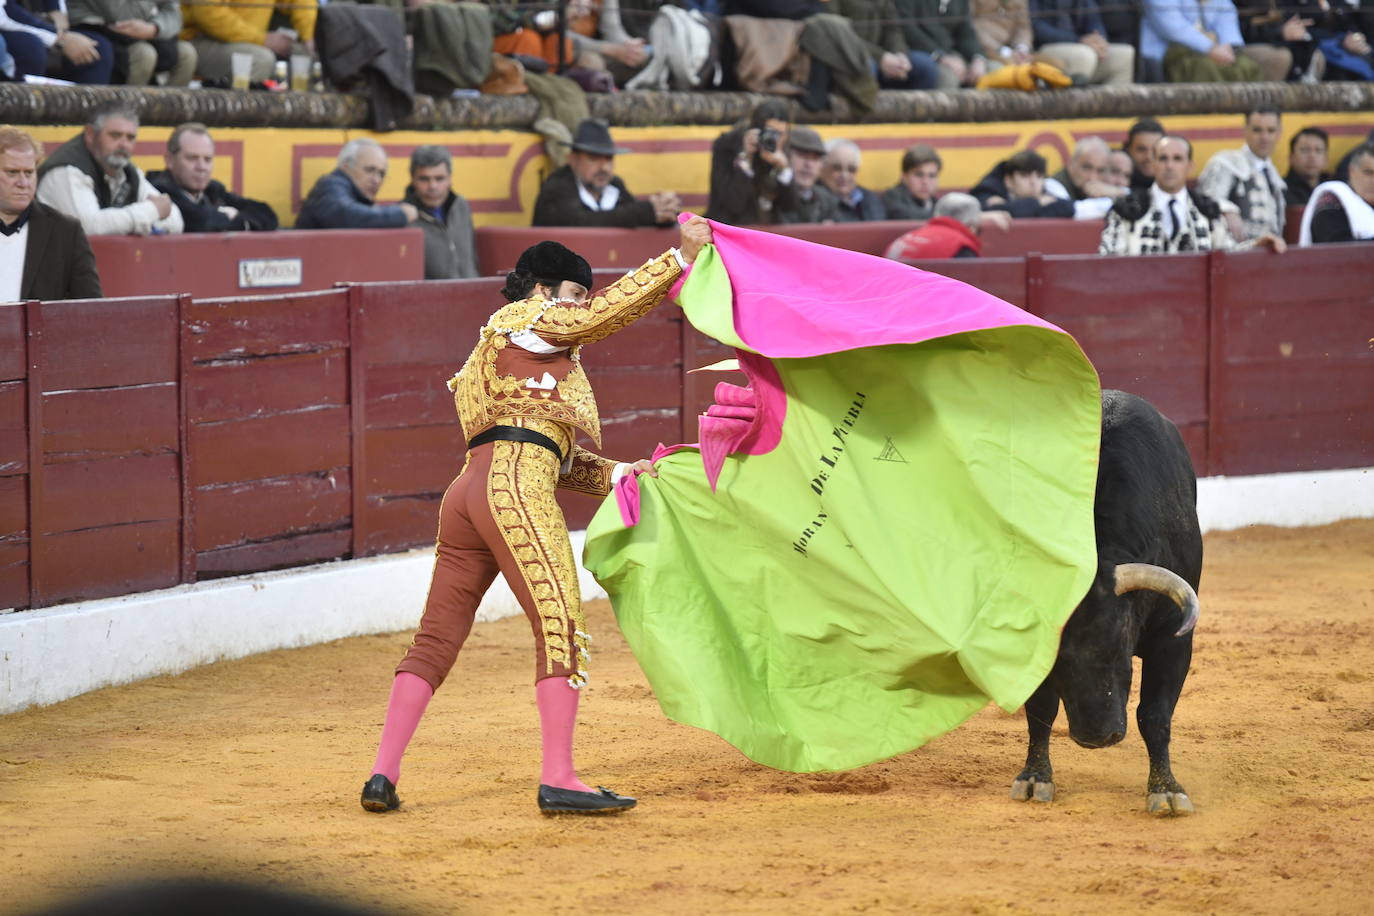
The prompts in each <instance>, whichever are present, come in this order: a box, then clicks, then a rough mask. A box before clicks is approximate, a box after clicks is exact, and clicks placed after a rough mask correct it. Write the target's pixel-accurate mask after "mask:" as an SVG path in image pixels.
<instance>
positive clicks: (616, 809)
mask: <svg viewBox="0 0 1374 916" xmlns="http://www.w3.org/2000/svg"><path fill="white" fill-rule="evenodd" d="M636 804H637V803H636V802H635V800H634V799H633V798H630V796H628V795H616V794H615V793H614V792H612V791H611V790H610V789H607V788H606V787H605V786H597V787H596V791H595V792H579V791H577V790H576V789H556V788H554V787H553V786H545V785H541V786H540V787H539V810H540V811H542V812H543V813H544V814H619V813H620V812H621V811H628V810H630V809H631V808H633V807H634V806H635V805H636Z"/></svg>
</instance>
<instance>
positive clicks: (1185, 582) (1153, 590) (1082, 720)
mask: <svg viewBox="0 0 1374 916" xmlns="http://www.w3.org/2000/svg"><path fill="white" fill-rule="evenodd" d="M1093 515H1094V524H1095V527H1096V530H1097V575H1096V577H1095V578H1094V579H1093V583H1092V587H1091V588H1090V589H1089V590H1088V593H1087V594H1086V595H1085V596H1084V597H1083V600H1082V601H1080V602H1079V604H1078V607H1077V608H1075V609H1074V612H1073V615H1072V616H1071V617H1070V618H1069V622H1068V623H1067V624H1066V625H1065V627H1064V633H1063V636H1062V638H1061V640H1060V644H1059V657H1058V658H1057V659H1056V660H1055V663H1054V668H1053V670H1051V671H1050V675H1049V677H1048V678H1046V679H1045V682H1044V683H1043V684H1041V685H1040V687H1039V688H1038V689H1037V690H1036V691H1035V693H1034V694H1032V695H1031V697H1030V699H1029V700H1027V701H1026V725H1027V728H1028V731H1029V733H1030V742H1029V749H1028V750H1027V753H1026V767H1025V769H1023V770H1022V771H1021V773H1020V775H1018V776H1017V777H1016V781H1015V782H1014V783H1012V787H1011V794H1012V798H1016V799H1034V800H1036V801H1046V802H1047V801H1051V800H1053V798H1054V774H1053V769H1052V768H1051V766H1050V727H1051V726H1052V725H1053V724H1054V719H1055V717H1056V716H1057V715H1058V714H1059V703H1060V701H1061V700H1062V701H1063V703H1064V711H1065V713H1066V714H1067V715H1068V718H1069V736H1070V737H1071V738H1073V740H1074V741H1076V742H1077V743H1078V744H1080V745H1082V746H1083V747H1091V748H1097V747H1107V746H1109V745H1112V744H1116V743H1117V742H1118V741H1120V740H1121V739H1122V737H1123V736H1124V735H1125V734H1126V699H1127V697H1128V696H1129V695H1130V692H1131V656H1132V655H1138V656H1140V660H1141V666H1140V667H1141V673H1140V704H1139V706H1138V707H1137V709H1136V724H1137V726H1138V727H1139V728H1140V734H1141V736H1142V737H1143V738H1144V739H1145V747H1146V748H1147V749H1148V751H1149V754H1150V776H1149V780H1148V783H1147V790H1146V791H1147V793H1148V801H1147V806H1148V808H1149V810H1150V812H1151V813H1154V814H1161V815H1170V814H1189V813H1191V812H1192V811H1193V805H1192V802H1190V801H1189V800H1188V796H1187V794H1186V793H1185V792H1184V790H1183V787H1182V786H1181V785H1179V783H1178V780H1176V779H1174V775H1173V773H1172V772H1171V770H1170V768H1169V734H1170V730H1171V727H1172V720H1173V714H1174V705H1175V704H1176V703H1177V702H1178V695H1179V692H1180V691H1181V690H1182V689H1183V681H1184V679H1185V678H1187V677H1188V666H1189V663H1190V662H1191V661H1192V657H1193V634H1192V628H1193V624H1194V623H1196V621H1197V613H1198V605H1197V594H1196V589H1197V587H1198V580H1199V578H1200V577H1201V575H1202V532H1201V530H1200V529H1199V527H1198V521H1197V477H1196V475H1195V474H1194V473H1193V464H1192V461H1191V460H1190V459H1189V457H1188V450H1187V448H1186V447H1185V446H1184V444H1183V439H1182V437H1181V436H1179V433H1178V429H1177V428H1175V427H1174V425H1173V424H1172V423H1170V422H1169V421H1168V420H1166V419H1165V418H1164V417H1163V416H1161V415H1160V413H1159V411H1157V410H1155V409H1154V407H1152V406H1151V405H1150V404H1149V403H1148V402H1147V401H1145V400H1144V399H1142V398H1139V397H1136V396H1135V395H1133V394H1127V393H1125V392H1122V391H1103V392H1102V446H1101V458H1100V462H1099V465H1098V471H1097V497H1096V499H1095V501H1094V506H1093Z"/></svg>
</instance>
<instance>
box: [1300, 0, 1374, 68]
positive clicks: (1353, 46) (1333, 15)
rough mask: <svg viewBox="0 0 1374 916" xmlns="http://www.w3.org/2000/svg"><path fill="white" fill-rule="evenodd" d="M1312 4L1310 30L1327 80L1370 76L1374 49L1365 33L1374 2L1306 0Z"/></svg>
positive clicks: (1372, 27) (1373, 27) (1372, 21)
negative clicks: (1312, 12)
mask: <svg viewBox="0 0 1374 916" xmlns="http://www.w3.org/2000/svg"><path fill="white" fill-rule="evenodd" d="M1308 6H1312V7H1315V9H1316V10H1319V12H1316V13H1315V15H1314V20H1313V21H1314V23H1315V25H1314V26H1313V33H1314V35H1315V37H1316V38H1317V40H1318V43H1319V47H1320V48H1321V52H1322V59H1323V62H1324V64H1325V77H1326V79H1329V80H1366V81H1367V80H1374V53H1371V49H1370V47H1369V37H1368V36H1369V34H1370V33H1371V32H1374V3H1371V2H1370V0H1347V2H1345V3H1326V2H1325V0H1320V2H1319V0H1307V2H1306V3H1305V4H1304V8H1307V7H1308Z"/></svg>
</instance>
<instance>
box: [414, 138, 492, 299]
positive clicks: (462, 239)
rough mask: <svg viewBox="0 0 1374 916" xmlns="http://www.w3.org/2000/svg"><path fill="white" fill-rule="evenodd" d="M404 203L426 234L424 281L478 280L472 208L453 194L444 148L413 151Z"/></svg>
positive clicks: (450, 159) (450, 158)
mask: <svg viewBox="0 0 1374 916" xmlns="http://www.w3.org/2000/svg"><path fill="white" fill-rule="evenodd" d="M405 202H406V203H408V204H410V205H411V206H413V207H414V208H415V209H416V211H418V213H419V219H418V222H419V224H420V228H421V229H422V230H424V233H425V279H426V280H465V279H468V278H471V277H476V276H478V270H477V241H476V238H475V237H474V235H473V231H472V208H471V207H470V206H468V202H467V201H466V200H464V199H463V198H462V197H461V196H460V195H458V194H455V193H454V192H453V154H452V153H450V152H449V151H448V149H447V148H446V147H443V146H436V145H429V146H417V147H415V150H414V152H412V153H411V154H410V187H408V188H406V196H405Z"/></svg>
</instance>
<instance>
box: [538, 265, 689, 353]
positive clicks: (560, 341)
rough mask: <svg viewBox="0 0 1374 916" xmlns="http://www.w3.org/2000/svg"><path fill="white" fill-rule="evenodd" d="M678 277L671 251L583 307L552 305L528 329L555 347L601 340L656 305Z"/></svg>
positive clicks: (589, 300) (627, 275)
mask: <svg viewBox="0 0 1374 916" xmlns="http://www.w3.org/2000/svg"><path fill="white" fill-rule="evenodd" d="M681 274H682V268H681V267H679V266H678V262H677V259H676V258H675V257H674V255H673V252H671V251H666V252H664V253H663V254H661V255H659V256H658V257H656V258H654V259H653V260H652V261H649V262H648V263H646V264H645V265H644V266H643V267H640V268H638V269H637V270H633V271H630V272H629V273H627V274H626V275H625V276H623V277H621V278H620V279H619V280H617V281H616V282H614V283H612V284H611V285H610V286H608V287H606V288H605V289H602V290H598V291H597V292H596V293H594V294H593V295H592V297H591V298H590V299H588V300H587V302H586V303H585V304H583V305H570V304H568V303H565V302H555V303H554V304H553V305H550V306H549V307H548V308H546V309H544V311H543V312H542V314H540V315H539V316H538V317H537V318H536V319H535V321H534V323H533V325H532V326H531V327H530V330H531V331H533V332H534V333H536V334H538V335H539V336H540V337H541V338H542V339H543V340H545V341H547V342H548V343H550V344H552V345H553V346H555V347H560V346H563V347H566V346H573V345H577V344H584V343H592V342H593V341H597V340H601V339H603V338H605V337H609V336H610V335H611V334H613V333H615V332H616V331H618V330H620V329H621V328H623V327H625V326H626V325H628V324H631V323H632V322H634V321H635V320H636V319H638V318H641V317H643V315H644V314H645V313H647V312H648V311H649V309H651V308H653V307H654V306H655V305H658V303H659V302H660V301H662V299H663V297H664V296H665V295H666V294H667V292H668V290H669V289H671V288H672V285H673V284H674V283H675V282H677V278H678V277H679V276H681Z"/></svg>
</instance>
